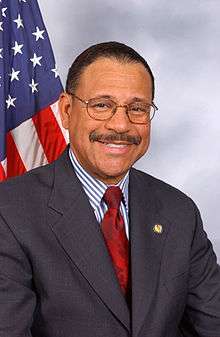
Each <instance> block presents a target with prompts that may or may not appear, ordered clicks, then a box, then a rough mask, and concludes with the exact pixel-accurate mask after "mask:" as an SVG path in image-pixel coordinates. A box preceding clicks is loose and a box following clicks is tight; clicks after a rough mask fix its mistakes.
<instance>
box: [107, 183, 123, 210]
mask: <svg viewBox="0 0 220 337" xmlns="http://www.w3.org/2000/svg"><path fill="white" fill-rule="evenodd" d="M103 199H104V201H105V202H106V204H107V206H108V208H115V209H119V205H120V202H121V199H122V191H121V189H120V187H118V186H110V187H108V188H107V189H106V191H105V194H104V195H103Z"/></svg>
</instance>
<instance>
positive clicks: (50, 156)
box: [32, 107, 66, 163]
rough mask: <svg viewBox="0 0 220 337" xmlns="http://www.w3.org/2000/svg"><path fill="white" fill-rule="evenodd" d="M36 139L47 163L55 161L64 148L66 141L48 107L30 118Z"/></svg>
mask: <svg viewBox="0 0 220 337" xmlns="http://www.w3.org/2000/svg"><path fill="white" fill-rule="evenodd" d="M32 119H33V122H34V125H35V127H36V130H37V133H38V137H39V139H40V142H41V144H42V146H43V149H44V152H45V155H46V157H47V160H48V162H49V163H51V162H52V161H53V160H55V159H57V158H58V157H59V155H60V154H61V153H62V152H63V150H64V149H65V147H66V141H65V139H64V136H63V134H62V131H61V129H60V127H59V124H58V123H57V120H56V118H55V116H54V114H53V111H52V110H51V108H50V107H47V108H45V109H43V110H41V111H40V112H38V113H37V114H36V115H35V116H34V117H32Z"/></svg>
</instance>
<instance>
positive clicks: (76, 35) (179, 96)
mask: <svg viewBox="0 0 220 337" xmlns="http://www.w3.org/2000/svg"><path fill="white" fill-rule="evenodd" d="M39 5H40V7H41V11H42V15H43V18H44V21H45V24H46V27H47V30H48V33H49V35H50V39H51V43H52V46H53V50H54V53H55V57H56V60H57V64H58V68H59V72H60V75H61V78H62V81H63V83H64V82H65V77H66V73H67V70H68V66H69V65H70V64H71V63H72V60H73V59H74V58H75V57H76V55H77V54H78V53H80V52H81V51H82V50H83V49H85V48H86V47H88V46H89V45H91V44H93V43H96V42H101V41H107V40H108V41H109V40H117V41H121V42H124V43H127V44H129V45H131V46H132V47H134V48H135V49H137V51H139V52H140V53H141V54H142V55H143V56H144V57H145V58H146V59H147V60H148V62H149V64H150V66H151V67H152V70H153V72H154V74H155V78H156V98H155V103H156V105H158V107H159V111H158V114H157V116H156V117H155V119H154V120H153V128H152V141H151V147H150V150H149V151H148V154H147V155H146V156H145V157H144V158H143V159H141V160H140V161H139V162H138V164H137V165H136V166H137V167H138V168H141V169H142V170H143V171H146V172H148V173H150V174H153V175H155V176H156V177H159V178H161V179H163V180H165V181H166V182H168V183H170V184H172V185H174V186H176V187H177V188H179V189H181V190H182V191H184V192H185V193H187V194H188V195H190V196H191V197H192V198H193V199H194V201H195V202H196V203H197V205H198V206H199V208H200V211H201V214H202V217H203V220H204V227H205V229H206V231H207V232H208V235H209V237H210V238H211V240H212V242H213V244H214V248H215V251H216V253H217V255H218V259H219V260H220V226H219V219H218V213H217V210H218V207H220V204H219V199H220V191H219V190H220V115H219V106H220V99H219V95H220V81H219V78H220V70H219V69H220V67H219V63H220V19H219V18H220V1H219V0H185V1H181V0H169V1H167V0H120V1H118V0H117V1H116V0H105V1H104V0H80V1H76V0H75V1H74V0H58V1H54V0H39ZM180 239H181V238H180Z"/></svg>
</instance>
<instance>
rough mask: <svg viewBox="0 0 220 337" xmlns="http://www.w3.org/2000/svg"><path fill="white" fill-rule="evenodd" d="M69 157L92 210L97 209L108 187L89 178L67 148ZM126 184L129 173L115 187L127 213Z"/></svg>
mask: <svg viewBox="0 0 220 337" xmlns="http://www.w3.org/2000/svg"><path fill="white" fill-rule="evenodd" d="M69 157H70V161H71V163H72V165H73V168H74V170H75V173H76V175H77V177H78V178H79V180H80V182H81V183H82V185H83V188H84V190H85V192H86V193H87V195H88V197H89V200H90V202H91V204H92V206H93V208H94V209H95V208H98V207H99V206H100V204H101V201H102V197H103V195H104V193H105V191H106V189H107V188H108V187H109V186H110V185H106V184H105V183H103V182H102V181H100V180H98V179H96V178H94V177H93V176H91V175H90V174H89V173H88V172H87V171H86V170H85V169H84V168H83V167H82V165H81V164H80V163H79V161H78V160H77V158H76V156H75V155H74V153H73V151H72V149H71V148H69ZM128 184H129V171H128V172H127V173H126V175H125V176H124V178H123V179H122V180H121V181H120V182H119V183H118V184H117V185H116V186H119V187H120V189H121V190H122V193H123V202H124V204H125V207H126V210H127V212H128Z"/></svg>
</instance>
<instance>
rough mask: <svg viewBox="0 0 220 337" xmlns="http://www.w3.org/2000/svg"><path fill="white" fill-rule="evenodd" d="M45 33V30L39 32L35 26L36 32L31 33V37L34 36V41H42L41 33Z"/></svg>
mask: <svg viewBox="0 0 220 337" xmlns="http://www.w3.org/2000/svg"><path fill="white" fill-rule="evenodd" d="M44 32H45V30H40V29H39V27H38V26H36V32H34V33H32V35H35V38H36V41H38V40H39V39H43V40H44V37H43V33H44Z"/></svg>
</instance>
